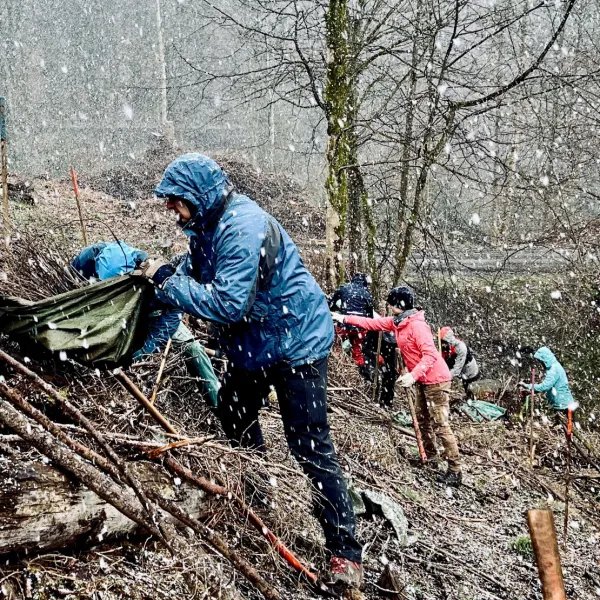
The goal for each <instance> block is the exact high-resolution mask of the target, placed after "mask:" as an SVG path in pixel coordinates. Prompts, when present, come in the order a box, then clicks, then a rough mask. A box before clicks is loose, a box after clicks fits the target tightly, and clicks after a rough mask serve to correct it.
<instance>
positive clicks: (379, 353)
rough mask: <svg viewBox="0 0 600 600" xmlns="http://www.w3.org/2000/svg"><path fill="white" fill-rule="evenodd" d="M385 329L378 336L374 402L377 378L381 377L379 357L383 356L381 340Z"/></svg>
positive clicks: (374, 392)
mask: <svg viewBox="0 0 600 600" xmlns="http://www.w3.org/2000/svg"><path fill="white" fill-rule="evenodd" d="M382 339H383V331H380V332H379V335H378V336H377V354H376V356H375V375H374V376H373V403H375V401H376V400H377V380H378V379H379V357H380V356H381V340H382Z"/></svg>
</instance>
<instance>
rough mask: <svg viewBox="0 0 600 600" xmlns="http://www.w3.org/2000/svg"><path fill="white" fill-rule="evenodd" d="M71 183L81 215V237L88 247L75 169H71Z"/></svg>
mask: <svg viewBox="0 0 600 600" xmlns="http://www.w3.org/2000/svg"><path fill="white" fill-rule="evenodd" d="M71 181H72V182H73V193H74V194H75V202H77V212H78V213H79V224H80V225H81V235H82V236H83V245H84V246H87V245H88V242H87V233H86V231H85V221H84V220H83V210H82V208H81V201H80V200H79V185H77V174H76V173H75V169H74V168H73V167H71Z"/></svg>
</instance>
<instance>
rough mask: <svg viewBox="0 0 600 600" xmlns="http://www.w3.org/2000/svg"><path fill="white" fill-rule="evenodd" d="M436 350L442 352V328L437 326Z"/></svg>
mask: <svg viewBox="0 0 600 600" xmlns="http://www.w3.org/2000/svg"><path fill="white" fill-rule="evenodd" d="M438 352H439V353H440V354H441V353H442V330H441V329H440V328H439V327H438Z"/></svg>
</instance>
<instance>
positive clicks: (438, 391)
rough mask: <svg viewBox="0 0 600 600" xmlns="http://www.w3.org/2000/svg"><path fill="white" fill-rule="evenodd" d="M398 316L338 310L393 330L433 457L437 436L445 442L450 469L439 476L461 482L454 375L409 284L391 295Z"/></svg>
mask: <svg viewBox="0 0 600 600" xmlns="http://www.w3.org/2000/svg"><path fill="white" fill-rule="evenodd" d="M387 303H388V306H389V308H390V310H391V312H392V314H393V315H394V316H392V317H378V318H376V319H367V318H364V317H353V316H343V315H337V314H334V315H333V316H334V319H335V320H337V321H339V322H343V323H348V324H350V325H355V326H357V327H361V328H362V329H366V330H368V331H391V332H393V333H394V335H395V336H396V343H397V344H398V348H399V349H400V352H401V354H402V358H403V360H404V364H405V365H406V368H407V369H408V371H409V372H408V373H407V374H406V375H403V376H401V377H400V378H399V379H398V382H399V383H400V385H402V386H403V387H410V386H412V385H416V392H417V401H416V407H415V408H416V411H417V420H418V422H419V427H420V429H421V436H422V438H423V445H424V447H425V452H426V453H427V458H428V459H429V460H435V459H437V456H438V453H437V447H436V441H435V438H436V436H437V437H438V438H439V439H440V440H441V442H442V445H443V446H444V456H445V458H446V461H447V462H448V469H447V471H446V472H445V473H444V474H440V476H439V480H440V481H441V482H442V483H445V484H446V485H453V486H457V487H458V486H459V485H460V484H461V483H462V472H461V464H460V457H459V454H458V444H457V442H456V437H455V436H454V433H453V432H452V428H451V427H450V421H449V419H450V386H451V381H452V376H451V375H450V370H449V369H448V366H447V365H446V363H445V362H444V359H443V358H442V356H441V355H440V353H439V352H438V351H437V348H436V347H435V344H434V343H433V336H432V333H431V328H430V327H429V325H428V324H427V322H426V321H425V313H424V312H423V311H422V310H417V309H416V308H414V296H413V293H412V291H411V290H410V289H409V288H408V287H397V288H394V289H393V290H392V291H391V292H390V293H389V295H388V298H387Z"/></svg>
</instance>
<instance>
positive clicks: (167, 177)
mask: <svg viewBox="0 0 600 600" xmlns="http://www.w3.org/2000/svg"><path fill="white" fill-rule="evenodd" d="M156 195H157V196H159V197H163V198H164V197H168V196H175V197H179V198H184V199H185V200H186V201H187V204H188V206H190V208H191V210H192V219H191V220H190V221H189V222H188V223H187V224H186V225H185V226H184V228H183V231H184V232H185V233H186V235H187V236H188V237H189V238H190V243H189V253H188V255H187V257H186V260H185V261H183V262H182V264H181V265H180V266H179V268H178V269H177V271H176V272H175V274H174V275H173V276H172V277H170V278H169V279H167V281H166V283H165V284H164V287H163V290H162V293H159V297H160V299H161V300H162V301H164V302H170V303H171V304H172V305H174V306H177V307H178V308H180V309H182V310H183V311H185V312H187V313H189V314H191V315H193V316H195V317H198V318H201V319H205V320H209V321H212V322H214V323H216V324H218V325H220V333H221V343H222V345H223V347H224V350H225V351H226V353H227V355H228V357H229V358H230V360H232V362H233V363H234V365H235V366H237V367H239V368H244V369H248V370H257V369H261V368H266V367H269V366H272V365H275V364H278V363H282V362H286V363H288V364H290V365H291V366H298V365H301V364H305V363H309V362H314V361H316V360H318V359H320V358H324V357H325V356H327V355H328V354H329V351H330V348H331V345H332V343H333V323H332V320H331V316H330V313H329V309H328V307H327V301H326V299H325V295H324V294H323V292H322V291H321V288H320V287H319V286H318V284H317V282H316V281H315V280H314V279H313V277H312V275H311V274H310V273H309V272H308V270H307V269H306V267H305V266H304V264H303V263H302V260H301V258H300V255H299V254H298V250H297V248H296V246H295V244H294V243H293V242H292V240H291V238H290V237H289V236H288V234H287V233H286V231H285V230H284V229H283V227H281V225H280V224H279V223H278V222H277V221H276V220H275V219H274V218H273V217H272V216H271V215H269V214H268V213H266V212H265V211H264V210H262V208H260V207H259V206H258V205H257V204H256V203H255V202H253V201H252V200H250V198H248V197H247V196H243V195H240V194H236V193H233V192H232V191H231V186H230V184H229V181H228V180H227V176H226V175H225V173H224V172H223V171H222V170H221V168H220V167H219V165H218V164H217V163H216V162H215V161H213V160H212V159H211V158H208V157H207V156H203V155H202V154H184V155H183V156H180V157H179V158H177V159H176V160H175V161H173V162H172V163H171V164H170V165H169V166H168V167H167V170H166V171H165V174H164V176H163V179H162V181H161V182H160V184H159V185H158V187H157V188H156Z"/></svg>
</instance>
